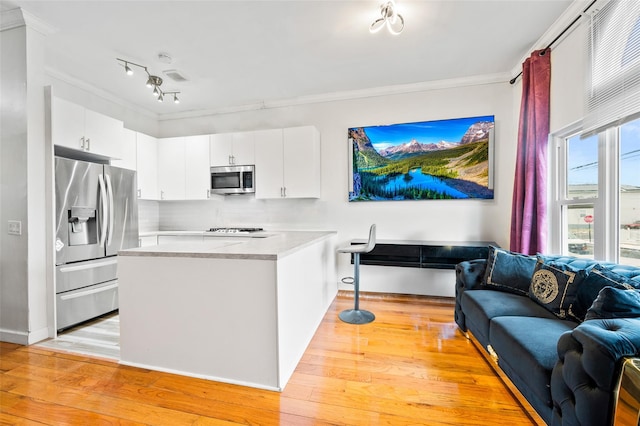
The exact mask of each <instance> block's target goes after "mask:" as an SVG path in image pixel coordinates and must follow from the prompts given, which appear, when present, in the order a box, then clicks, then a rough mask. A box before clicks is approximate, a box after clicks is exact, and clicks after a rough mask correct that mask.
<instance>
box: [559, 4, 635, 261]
mask: <svg viewBox="0 0 640 426" xmlns="http://www.w3.org/2000/svg"><path fill="white" fill-rule="evenodd" d="M585 46H586V49H585V52H586V54H587V58H588V64H589V66H588V67H587V69H586V76H587V81H586V83H587V84H586V86H585V88H586V92H585V99H586V105H585V116H584V118H583V120H582V121H581V122H580V123H578V124H575V125H572V126H570V127H568V128H566V129H564V130H563V131H561V132H558V133H557V134H554V135H552V140H553V143H554V146H553V147H552V148H553V149H551V150H550V160H551V170H552V175H551V176H550V182H551V183H552V186H551V190H550V194H551V203H550V205H551V211H550V230H549V231H550V232H549V235H550V241H549V245H550V247H551V249H552V251H553V252H555V253H563V254H569V255H574V256H581V257H588V258H592V259H600V260H608V261H612V262H619V263H623V264H629V265H637V266H640V119H639V118H638V117H640V2H637V1H635V2H632V1H619V0H611V1H609V2H606V3H604V5H603V7H602V8H600V9H597V10H596V11H595V13H593V14H592V15H591V20H590V22H589V31H588V37H587V38H586V45H585Z"/></svg>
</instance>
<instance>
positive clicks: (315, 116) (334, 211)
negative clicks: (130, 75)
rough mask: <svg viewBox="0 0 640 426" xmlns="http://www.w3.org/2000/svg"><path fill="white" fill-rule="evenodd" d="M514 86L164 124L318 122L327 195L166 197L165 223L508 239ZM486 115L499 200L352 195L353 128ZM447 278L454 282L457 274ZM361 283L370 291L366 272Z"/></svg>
mask: <svg viewBox="0 0 640 426" xmlns="http://www.w3.org/2000/svg"><path fill="white" fill-rule="evenodd" d="M512 91H513V88H512V86H510V85H509V83H508V79H504V81H500V82H497V83H496V82H491V83H485V84H483V83H477V84H475V85H469V86H463V87H450V88H441V89H433V90H428V91H423V92H417V93H406V94H399V95H387V96H379V97H371V98H364V99H353V100H342V101H332V102H326V103H315V104H307V105H297V106H289V107H283V108H272V109H262V110H258V111H250V112H240V113H234V114H224V115H216V116H206V117H198V118H188V119H182V120H171V121H161V122H160V134H161V136H165V137H166V136H175V135H181V134H182V135H186V134H202V133H223V132H230V131H239V130H252V129H266V128H276V127H289V126H298V125H308V124H312V125H315V126H317V127H318V129H319V130H320V134H321V156H322V160H321V161H322V198H321V199H319V200H287V199H283V200H256V199H254V198H253V197H245V196H242V197H233V196H230V197H226V198H225V199H224V201H192V202H160V203H159V208H160V229H162V230H176V229H189V230H203V229H207V228H209V227H212V226H237V225H252V226H263V227H265V228H267V229H331V230H337V231H338V242H339V244H344V243H346V242H347V241H348V240H350V239H352V238H365V237H366V236H367V233H368V228H369V225H370V224H371V223H376V224H377V227H378V238H379V239H411V240H431V241H467V240H476V241H477V240H482V241H487V240H489V241H496V242H497V243H498V244H500V245H502V246H507V245H508V241H509V229H510V214H511V194H512V185H513V173H514V158H515V149H516V138H515V132H516V129H517V126H516V122H514V113H513V111H514V108H515V106H514V104H513V95H512ZM489 114H493V115H495V119H496V137H495V164H496V167H495V170H494V176H495V183H496V188H495V198H494V199H493V200H433V201H369V202H348V201H347V195H348V190H347V188H348V178H349V176H348V167H347V165H348V149H349V142H348V139H347V129H348V128H349V127H355V126H368V125H377V124H391V123H405V122H414V121H424V120H439V119H447V118H458V117H470V116H477V115H489ZM339 265H340V267H341V271H339V273H340V276H342V275H347V274H351V269H350V268H351V267H350V266H349V264H348V256H344V259H342V260H340V263H339ZM388 272H390V269H389V268H383V267H376V271H375V274H376V275H380V274H382V275H384V274H385V273H388ZM425 277H426V275H425ZM449 279H451V283H450V284H451V288H453V279H452V278H451V277H449ZM425 280H428V278H425ZM388 281H389V282H390V283H392V284H391V285H390V286H386V291H396V292H404V291H403V287H402V286H399V285H398V283H395V281H396V280H395V279H393V278H391V279H389V280H388ZM398 281H402V280H398ZM362 288H363V290H367V285H366V284H365V282H364V278H363V284H362ZM379 290H384V289H382V288H381V289H379ZM405 291H407V292H414V291H413V290H411V291H409V290H406V289H405ZM450 295H452V293H451V294H450Z"/></svg>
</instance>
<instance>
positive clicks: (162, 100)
mask: <svg viewBox="0 0 640 426" xmlns="http://www.w3.org/2000/svg"><path fill="white" fill-rule="evenodd" d="M158 102H164V97H163V96H162V93H160V94H159V95H158Z"/></svg>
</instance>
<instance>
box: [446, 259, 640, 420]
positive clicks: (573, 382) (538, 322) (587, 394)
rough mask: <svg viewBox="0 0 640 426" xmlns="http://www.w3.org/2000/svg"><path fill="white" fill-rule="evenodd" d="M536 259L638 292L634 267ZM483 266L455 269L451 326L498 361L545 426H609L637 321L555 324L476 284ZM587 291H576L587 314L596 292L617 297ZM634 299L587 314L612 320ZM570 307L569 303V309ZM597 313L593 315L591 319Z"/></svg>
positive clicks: (635, 345)
mask: <svg viewBox="0 0 640 426" xmlns="http://www.w3.org/2000/svg"><path fill="white" fill-rule="evenodd" d="M539 256H540V255H539ZM540 258H541V259H543V261H544V262H547V263H548V262H555V263H557V264H562V266H560V268H561V269H567V270H568V269H569V267H571V269H575V270H583V271H585V273H587V272H588V271H589V270H590V269H591V268H595V267H596V265H598V264H599V266H598V268H599V269H598V270H599V271H600V272H601V275H606V276H613V275H612V274H609V272H614V273H615V274H618V275H620V276H622V277H625V278H627V279H628V281H627V282H626V283H630V284H631V285H633V286H634V287H636V288H638V289H640V267H633V266H625V265H618V264H614V263H607V262H596V261H594V260H590V259H583V258H574V257H569V256H540ZM486 265H487V261H486V260H483V259H481V260H476V261H470V262H462V263H460V264H459V265H457V266H456V305H455V320H456V323H457V324H458V326H459V327H460V328H461V329H462V330H464V331H467V330H468V331H470V332H471V333H472V334H473V336H474V337H475V338H476V340H477V341H478V342H479V343H480V344H481V345H482V346H483V347H484V348H485V349H486V348H487V345H491V346H492V347H493V349H494V350H495V352H496V353H497V355H498V359H499V361H498V366H499V367H500V368H501V369H502V371H503V372H504V373H505V374H506V375H507V376H508V377H509V378H510V380H511V381H512V383H513V384H514V385H515V386H516V387H517V388H518V390H519V391H520V393H521V394H522V395H523V396H524V397H525V398H526V399H527V400H528V401H529V402H530V403H531V405H532V406H533V407H534V408H535V410H536V411H537V412H538V414H539V415H540V416H541V417H542V418H543V419H544V420H545V421H546V422H547V423H549V424H552V425H563V426H568V425H571V426H574V425H575V426H601V425H610V424H611V423H612V417H613V411H612V407H613V401H614V398H615V394H614V388H615V386H616V383H617V379H618V376H619V373H620V367H621V361H622V357H626V356H635V357H639V356H640V318H628V317H625V318H614V319H586V320H585V321H583V322H580V318H578V319H577V320H574V321H567V320H563V319H560V318H557V317H555V316H554V315H553V314H552V313H551V312H549V311H548V310H546V309H545V308H543V307H542V306H540V305H539V304H537V303H536V302H534V301H533V300H531V299H530V298H529V297H524V296H519V295H517V294H514V293H507V292H504V291H495V290H492V289H491V287H489V286H486V285H483V284H482V277H483V276H484V275H485V272H486ZM564 265H568V266H569V267H567V266H564ZM503 272H504V271H503ZM587 277H588V275H587ZM592 278H593V277H592ZM583 283H584V281H583ZM592 284H593V283H592ZM580 285H581V284H579V285H578V286H577V288H578V289H580ZM593 288H598V287H597V286H595V287H593ZM593 288H590V289H584V290H585V291H583V296H584V297H583V299H582V300H581V303H583V305H582V306H583V307H585V306H586V308H587V309H589V308H591V307H592V305H593V302H594V300H596V299H597V298H598V297H599V296H598V295H599V294H600V292H602V294H603V295H607V296H611V295H612V294H617V293H618V292H620V291H622V290H616V289H615V288H614V287H612V286H605V287H604V288H606V290H600V291H599V292H598V293H597V294H594V293H593ZM634 291H635V290H634ZM589 294H591V295H592V296H591V297H592V298H593V299H590V297H589V296H588V295H589ZM637 294H638V293H633V294H631V293H623V294H622V296H625V297H623V298H622V299H617V298H614V300H606V303H604V302H603V303H602V304H600V305H599V304H598V303H596V305H595V306H594V307H593V310H592V311H593V313H594V314H602V309H603V308H604V310H606V312H607V313H605V314H604V315H608V312H616V314H615V316H617V315H618V314H619V311H620V310H621V309H629V308H635V307H636V306H635V305H634V303H635V302H634V300H635V296H636V295H637ZM618 296H620V295H618ZM627 296H628V297H627ZM603 297H604V296H603ZM576 301H577V297H576ZM576 303H577V302H576ZM574 306H575V304H572V305H571V306H570V307H569V310H570V311H571V309H572V307H574ZM638 308H640V306H639V307H638ZM599 309H600V311H601V312H600V313H597V312H596V311H597V310H599ZM630 310H632V309H630ZM585 313H586V311H585ZM634 426H635V425H634Z"/></svg>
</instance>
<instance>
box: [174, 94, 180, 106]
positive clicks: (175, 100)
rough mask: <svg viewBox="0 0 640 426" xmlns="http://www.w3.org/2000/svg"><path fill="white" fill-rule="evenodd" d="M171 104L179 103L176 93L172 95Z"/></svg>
mask: <svg viewBox="0 0 640 426" xmlns="http://www.w3.org/2000/svg"><path fill="white" fill-rule="evenodd" d="M173 103H174V104H179V103H180V99H178V95H177V94H176V93H174V94H173Z"/></svg>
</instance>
